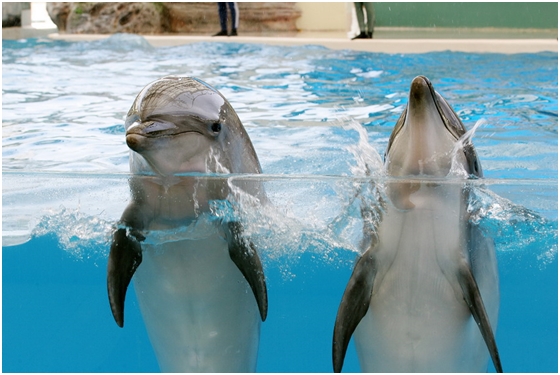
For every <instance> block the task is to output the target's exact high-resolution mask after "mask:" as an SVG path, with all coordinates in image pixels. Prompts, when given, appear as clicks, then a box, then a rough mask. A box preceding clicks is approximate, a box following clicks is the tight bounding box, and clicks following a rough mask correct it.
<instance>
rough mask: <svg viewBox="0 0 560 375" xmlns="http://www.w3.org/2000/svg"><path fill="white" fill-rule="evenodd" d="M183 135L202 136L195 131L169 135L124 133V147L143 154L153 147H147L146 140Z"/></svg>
mask: <svg viewBox="0 0 560 375" xmlns="http://www.w3.org/2000/svg"><path fill="white" fill-rule="evenodd" d="M183 134H198V135H203V134H202V133H201V132H199V131H196V130H185V131H179V132H174V133H170V132H168V131H158V132H152V133H144V132H135V131H132V132H126V138H125V139H126V145H127V146H128V147H129V148H130V149H131V150H133V151H136V152H139V153H141V152H143V151H145V150H147V149H150V148H152V147H153V146H150V145H149V141H148V140H156V139H163V138H172V137H176V136H178V135H183Z"/></svg>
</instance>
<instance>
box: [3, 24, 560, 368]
mask: <svg viewBox="0 0 560 375" xmlns="http://www.w3.org/2000/svg"><path fill="white" fill-rule="evenodd" d="M2 62H3V64H2V170H3V181H2V182H3V187H2V204H3V208H2V216H3V217H2V225H3V232H2V235H3V243H2V246H3V247H2V343H3V345H2V362H3V368H2V370H3V371H6V372H34V371H41V372H67V371H71V372H84V371H85V372H118V371H133V372H154V371H158V367H157V362H156V359H155V356H154V354H153V351H152V349H151V346H150V343H149V340H148V337H147V334H146V331H145V328H144V325H143V322H142V319H141V316H140V312H139V309H138V305H137V302H136V298H135V295H134V293H129V294H128V297H127V309H126V313H127V317H126V326H125V328H124V329H120V328H118V327H117V326H116V325H115V324H114V321H113V319H112V316H111V313H110V311H109V307H108V302H107V296H106V289H105V268H106V264H107V260H106V258H107V255H108V249H109V239H110V234H111V230H112V225H113V224H114V223H115V222H116V220H118V218H119V217H120V214H121V212H122V210H123V209H124V207H125V206H126V204H127V202H128V199H129V198H128V185H127V184H128V181H127V178H128V174H127V173H128V149H127V147H126V144H125V142H124V127H123V119H124V116H125V114H126V112H127V111H128V109H129V108H130V105H131V104H132V101H133V99H134V97H135V96H136V94H137V93H138V91H139V90H140V89H141V88H142V87H143V86H144V85H145V84H147V83H148V82H150V81H152V80H155V79H157V78H160V77H162V76H164V75H168V74H180V75H192V76H196V77H198V78H201V79H203V80H205V81H207V82H208V83H210V84H211V85H213V86H215V87H216V88H217V89H218V90H220V91H221V92H222V93H223V94H224V95H225V96H226V97H227V98H228V99H229V101H230V102H231V103H232V105H233V107H234V108H235V109H236V111H237V112H238V114H239V117H240V118H241V120H242V121H243V123H244V124H245V127H246V128H247V131H248V133H249V135H250V137H251V139H252V141H253V143H254V145H255V149H256V151H257V154H258V155H259V158H260V161H261V164H262V166H263V171H264V173H265V174H266V178H265V179H264V181H265V186H266V189H267V193H268V195H269V198H270V199H271V201H272V202H273V203H274V204H275V205H276V206H277V207H280V208H281V212H275V211H270V212H264V213H263V212H250V211H248V212H247V213H248V217H249V218H252V217H254V216H251V215H260V218H261V219H263V218H264V219H263V220H262V222H263V223H264V224H262V225H259V226H257V225H255V226H254V228H250V229H251V230H252V231H253V234H254V235H255V236H256V237H257V241H256V242H257V246H258V248H259V251H260V253H261V257H262V258H263V263H264V268H265V273H266V276H267V284H268V288H269V306H270V310H269V315H268V319H267V321H266V322H265V323H264V324H263V325H262V332H261V345H260V352H259V361H258V370H259V371H262V372H318V371H319V372H330V371H331V359H330V353H331V339H332V329H333V324H334V318H335V315H336V311H337V308H338V304H339V302H340V298H341V296H342V292H343V290H344V288H345V286H346V282H347V280H348V278H349V276H350V273H351V270H352V264H353V261H354V260H355V258H356V256H357V254H358V252H359V251H360V250H359V248H358V245H357V244H358V243H359V240H360V231H359V229H357V228H359V227H360V225H361V224H360V217H359V213H358V212H357V211H358V210H357V209H356V202H355V200H353V195H354V191H355V186H356V183H357V181H359V178H361V177H363V176H364V168H363V166H364V163H366V162H368V161H371V160H373V161H375V160H378V158H379V157H380V155H381V156H382V155H383V153H384V151H385V148H386V145H387V141H388V138H389V135H390V133H391V131H392V127H393V126H394V124H395V122H396V120H397V118H398V116H399V115H400V113H401V112H402V110H403V108H404V105H405V104H406V101H407V93H408V88H409V85H410V81H411V80H412V78H413V77H414V76H416V75H419V74H422V75H425V76H427V77H429V78H430V79H431V80H432V82H433V84H434V86H435V88H436V90H438V91H439V92H440V93H441V94H442V95H443V96H444V97H445V98H446V99H447V100H448V101H449V102H450V103H451V105H452V106H453V107H454V108H455V110H456V111H457V112H458V114H459V116H460V117H461V118H462V119H463V121H464V123H465V125H466V126H467V127H468V128H471V127H472V126H474V124H475V123H476V122H478V121H482V120H484V121H485V123H483V124H482V125H481V126H480V127H479V128H478V129H477V131H476V134H475V136H474V139H473V142H474V144H475V147H476V149H477V152H478V154H479V157H480V159H481V162H482V166H483V169H484V172H485V177H486V179H487V181H486V182H487V183H486V185H485V186H483V185H481V184H479V183H475V182H473V184H474V185H475V186H473V189H475V192H476V197H477V205H475V207H474V214H475V217H476V218H475V220H477V221H478V222H479V224H480V225H481V227H482V228H483V229H484V230H485V231H486V232H487V233H489V234H490V235H491V236H493V237H494V239H495V242H496V250H497V256H498V264H499V272H500V281H501V288H500V290H501V308H500V317H499V323H498V332H497V343H498V347H499V350H500V355H501V358H502V364H503V366H504V369H505V370H506V371H508V372H557V370H558V298H557V297H558V255H557V249H558V246H557V242H558V239H557V237H558V235H557V233H558V211H557V207H558V203H557V202H558V198H557V192H558V185H557V178H558V132H557V129H558V80H557V77H558V69H557V67H558V58H557V54H552V53H539V54H514V55H502V54H465V53H452V52H438V53H427V54H420V55H412V54H411V55H406V54H405V55H389V54H375V53H365V52H356V51H333V50H329V49H326V48H323V47H317V46H306V47H274V46H265V45H250V44H225V43H196V44H191V45H186V46H180V47H172V48H152V47H150V46H149V45H148V43H147V42H146V41H145V40H144V39H143V38H141V37H137V36H131V35H117V36H114V37H111V38H109V39H107V40H104V41H97V42H87V43H67V42H59V41H57V42H54V41H50V40H47V39H28V40H21V41H3V46H2ZM356 178H358V180H356ZM255 222H256V220H255ZM489 368H490V370H491V371H493V368H492V365H490V366H489ZM344 371H349V372H350V371H353V372H355V371H359V365H358V362H357V357H356V354H355V351H354V347H353V343H351V346H350V348H349V351H348V355H347V358H346V361H345V367H344Z"/></svg>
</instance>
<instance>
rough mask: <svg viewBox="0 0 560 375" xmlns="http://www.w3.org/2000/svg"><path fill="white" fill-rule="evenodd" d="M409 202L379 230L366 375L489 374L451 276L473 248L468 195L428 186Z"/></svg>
mask: <svg viewBox="0 0 560 375" xmlns="http://www.w3.org/2000/svg"><path fill="white" fill-rule="evenodd" d="M409 199H410V200H409V201H408V204H409V209H405V210H403V209H399V208H396V207H394V206H392V205H388V206H389V207H387V210H386V212H385V213H384V217H383V220H382V222H381V223H380V226H379V244H378V247H377V250H376V257H377V259H378V260H379V264H380V265H379V270H378V274H377V276H376V278H375V283H374V284H375V286H374V289H373V292H372V297H371V300H370V305H369V309H368V312H367V313H366V315H365V316H364V317H363V319H362V320H361V322H360V323H359V325H358V326H357V327H356V331H355V340H356V348H357V352H358V357H359V360H360V365H361V370H362V371H363V372H485V371H486V367H487V363H488V351H487V349H486V345H485V343H484V340H483V337H482V335H481V334H480V332H479V328H478V327H477V325H476V323H475V322H474V320H473V318H472V316H471V314H470V311H469V308H468V306H467V305H466V304H465V302H464V301H463V298H462V295H461V294H460V289H459V288H458V285H457V284H456V283H454V281H453V280H452V279H450V278H449V275H448V273H449V272H448V271H449V268H452V266H453V264H454V263H455V262H456V257H457V256H459V255H460V254H461V253H463V252H464V251H465V247H466V244H467V241H466V238H467V235H468V233H467V231H466V229H465V228H466V227H467V226H466V225H465V218H464V217H463V215H464V208H462V207H461V202H462V201H463V199H462V196H461V187H457V186H436V187H434V186H426V185H425V184H422V186H421V187H420V188H419V189H418V190H417V191H416V192H415V193H413V194H411V195H410V197H409ZM410 207H411V208H410ZM481 289H482V286H481ZM486 289H487V288H486ZM486 289H485V290H486ZM496 290H497V288H496ZM485 297H487V298H486V300H489V299H491V296H485ZM493 297H495V298H496V296H493ZM496 299H497V298H496ZM493 315H495V317H494V319H493V321H495V320H496V318H497V310H496V313H495V314H493Z"/></svg>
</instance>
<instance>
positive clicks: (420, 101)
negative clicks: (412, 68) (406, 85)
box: [408, 76, 433, 107]
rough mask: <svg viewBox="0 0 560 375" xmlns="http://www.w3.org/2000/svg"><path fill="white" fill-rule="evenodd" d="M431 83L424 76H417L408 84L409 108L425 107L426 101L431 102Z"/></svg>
mask: <svg viewBox="0 0 560 375" xmlns="http://www.w3.org/2000/svg"><path fill="white" fill-rule="evenodd" d="M432 90H433V89H432V83H431V82H430V80H429V79H428V78H426V77H424V76H418V77H416V78H414V79H413V80H412V83H411V84H410V94H409V98H408V103H409V106H413V107H416V106H420V105H425V103H426V102H427V101H428V100H433V96H432Z"/></svg>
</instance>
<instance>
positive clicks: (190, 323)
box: [134, 229, 260, 372]
mask: <svg viewBox="0 0 560 375" xmlns="http://www.w3.org/2000/svg"><path fill="white" fill-rule="evenodd" d="M134 288H135V291H136V295H137V297H138V301H139V304H140V309H141V311H142V316H143V319H144V322H145V324H146V328H147V330H148V334H149V336H150V341H151V343H152V345H153V348H154V350H155V353H156V356H157V358H158V362H159V365H160V369H161V371H163V372H254V371H255V369H256V361H257V351H258V342H259V332H260V316H259V312H258V311H259V310H258V308H257V304H256V302H255V298H254V296H253V293H252V292H251V288H250V287H249V284H248V283H247V281H246V280H245V279H244V277H243V275H242V273H241V272H240V270H239V269H238V268H237V267H236V265H235V264H234V263H233V262H232V261H231V258H230V256H229V255H228V244H227V242H226V240H225V239H224V238H223V236H222V235H221V234H220V233H219V231H218V230H217V229H216V233H214V234H211V235H210V236H209V237H207V238H204V239H195V240H188V239H187V240H177V241H173V242H167V243H159V244H157V245H148V244H146V245H144V247H143V262H142V264H141V266H140V267H139V268H138V270H137V271H136V274H135V277H134Z"/></svg>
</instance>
